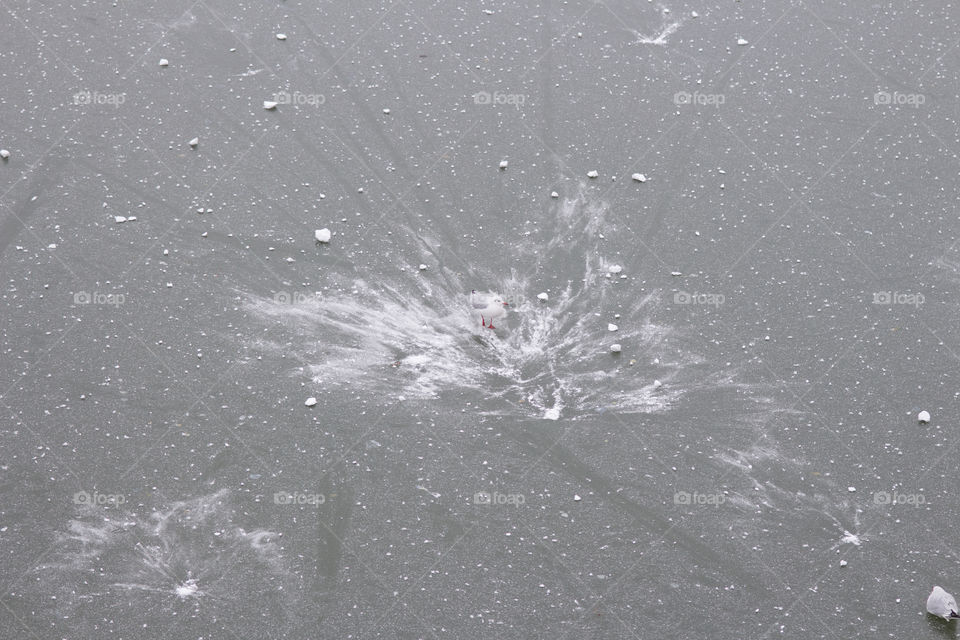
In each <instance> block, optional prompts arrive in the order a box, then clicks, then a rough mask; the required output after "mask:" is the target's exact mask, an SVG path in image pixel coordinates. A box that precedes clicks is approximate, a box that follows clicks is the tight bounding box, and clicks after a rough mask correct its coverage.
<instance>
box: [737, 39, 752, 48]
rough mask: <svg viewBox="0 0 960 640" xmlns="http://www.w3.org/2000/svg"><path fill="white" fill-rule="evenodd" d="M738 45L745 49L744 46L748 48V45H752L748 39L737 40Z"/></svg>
mask: <svg viewBox="0 0 960 640" xmlns="http://www.w3.org/2000/svg"><path fill="white" fill-rule="evenodd" d="M737 44H738V45H740V46H741V47H743V46H746V45H748V44H750V43H749V42H747V39H746V38H737Z"/></svg>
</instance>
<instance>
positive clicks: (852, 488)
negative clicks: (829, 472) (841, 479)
mask: <svg viewBox="0 0 960 640" xmlns="http://www.w3.org/2000/svg"><path fill="white" fill-rule="evenodd" d="M847 491H849V492H850V493H856V492H857V488H856V487H847Z"/></svg>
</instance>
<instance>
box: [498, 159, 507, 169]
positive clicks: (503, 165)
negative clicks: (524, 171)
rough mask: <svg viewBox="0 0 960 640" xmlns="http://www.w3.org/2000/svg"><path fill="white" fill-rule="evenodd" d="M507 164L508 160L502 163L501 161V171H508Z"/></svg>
mask: <svg viewBox="0 0 960 640" xmlns="http://www.w3.org/2000/svg"><path fill="white" fill-rule="evenodd" d="M507 164H508V163H507V161H506V160H501V161H500V168H501V169H506V168H507Z"/></svg>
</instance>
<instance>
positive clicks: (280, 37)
mask: <svg viewBox="0 0 960 640" xmlns="http://www.w3.org/2000/svg"><path fill="white" fill-rule="evenodd" d="M286 39H287V34H285V33H278V34H277V40H286Z"/></svg>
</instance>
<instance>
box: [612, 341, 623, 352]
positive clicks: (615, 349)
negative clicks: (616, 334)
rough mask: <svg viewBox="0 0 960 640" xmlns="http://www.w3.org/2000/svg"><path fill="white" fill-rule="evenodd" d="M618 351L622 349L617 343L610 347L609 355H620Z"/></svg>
mask: <svg viewBox="0 0 960 640" xmlns="http://www.w3.org/2000/svg"><path fill="white" fill-rule="evenodd" d="M620 351H622V347H621V346H620V343H619V342H618V343H617V344H612V345H610V353H620Z"/></svg>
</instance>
